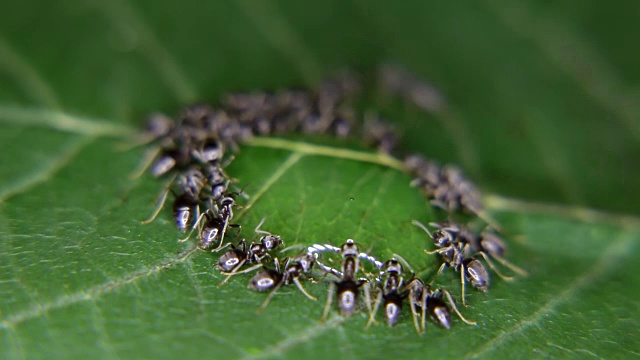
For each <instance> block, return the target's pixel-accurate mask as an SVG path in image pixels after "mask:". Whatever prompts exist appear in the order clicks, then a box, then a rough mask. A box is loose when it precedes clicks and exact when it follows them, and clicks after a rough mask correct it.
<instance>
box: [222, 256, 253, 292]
mask: <svg viewBox="0 0 640 360" xmlns="http://www.w3.org/2000/svg"><path fill="white" fill-rule="evenodd" d="M245 262H247V261H246V260H242V261H240V262H239V263H238V265H236V266H235V267H234V268H233V270H231V271H230V272H229V273H226V274H225V275H227V277H226V278H225V279H224V280H222V282H221V283H220V284H218V287H221V286H222V285H224V284H226V283H227V281H229V279H231V277H232V276H233V275H235V273H236V271H237V270H238V269H240V268H241V267H242V265H244V263H245Z"/></svg>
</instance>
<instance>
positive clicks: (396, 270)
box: [366, 258, 408, 327]
mask: <svg viewBox="0 0 640 360" xmlns="http://www.w3.org/2000/svg"><path fill="white" fill-rule="evenodd" d="M381 270H382V272H381V276H382V275H384V276H385V280H384V283H383V284H381V287H380V291H379V292H378V296H377V299H376V302H375V305H374V307H373V311H372V312H371V316H370V317H369V321H368V322H367V325H366V327H369V326H370V325H371V323H373V322H374V321H375V314H376V312H377V311H378V307H379V306H380V302H381V301H383V300H384V304H383V308H384V318H385V320H386V321H387V324H388V325H389V326H393V325H395V324H396V323H397V322H398V318H399V317H400V313H401V312H402V303H403V302H404V299H405V298H406V297H407V295H408V293H407V292H403V291H402V285H403V282H404V279H403V277H402V272H403V270H402V265H401V264H400V263H399V262H398V260H396V259H395V258H393V259H390V260H387V262H385V263H384V265H383V266H382V269H381Z"/></svg>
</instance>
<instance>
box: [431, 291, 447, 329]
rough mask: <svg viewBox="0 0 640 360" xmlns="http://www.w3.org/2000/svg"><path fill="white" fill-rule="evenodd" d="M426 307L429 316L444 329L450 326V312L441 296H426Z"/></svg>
mask: <svg viewBox="0 0 640 360" xmlns="http://www.w3.org/2000/svg"><path fill="white" fill-rule="evenodd" d="M427 309H428V310H429V315H430V316H431V318H432V319H433V320H434V321H435V322H436V323H437V324H438V325H440V326H442V327H444V328H445V329H447V330H448V329H450V328H451V313H450V312H449V307H447V304H446V303H445V302H444V300H442V299H441V298H439V297H437V296H430V297H428V298H427Z"/></svg>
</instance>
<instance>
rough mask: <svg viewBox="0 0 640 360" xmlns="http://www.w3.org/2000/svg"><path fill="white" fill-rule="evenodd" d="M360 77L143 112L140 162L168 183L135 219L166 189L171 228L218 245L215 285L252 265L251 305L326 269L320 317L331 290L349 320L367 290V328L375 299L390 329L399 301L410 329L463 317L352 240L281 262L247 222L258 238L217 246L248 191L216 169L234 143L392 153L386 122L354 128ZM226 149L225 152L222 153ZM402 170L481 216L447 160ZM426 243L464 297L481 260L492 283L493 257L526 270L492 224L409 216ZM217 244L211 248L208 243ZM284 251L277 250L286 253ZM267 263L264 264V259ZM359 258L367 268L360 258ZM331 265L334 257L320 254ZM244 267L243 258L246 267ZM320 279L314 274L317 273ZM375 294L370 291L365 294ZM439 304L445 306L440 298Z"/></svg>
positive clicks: (275, 241)
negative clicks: (268, 139)
mask: <svg viewBox="0 0 640 360" xmlns="http://www.w3.org/2000/svg"><path fill="white" fill-rule="evenodd" d="M381 69H382V70H381V76H380V78H381V79H382V83H383V85H384V86H385V89H386V90H387V91H388V92H390V93H391V94H394V95H398V96H401V97H403V98H405V99H406V100H408V101H411V102H413V103H414V104H416V105H418V106H420V107H422V108H423V109H425V110H431V111H435V110H437V109H438V108H440V107H442V106H443V105H442V104H443V98H442V97H441V96H439V95H438V94H437V93H436V92H434V91H435V90H434V88H433V87H430V86H427V85H425V84H424V83H422V82H419V81H417V80H415V79H413V78H412V77H410V76H409V75H408V73H406V72H404V71H403V70H402V69H400V68H394V67H389V66H385V67H383V68H381ZM359 89H360V85H359V83H358V81H357V80H356V79H355V78H354V77H352V76H348V75H343V76H340V77H338V78H335V79H331V80H327V81H325V82H323V83H322V84H321V85H320V86H319V87H318V88H317V89H315V90H304V89H289V90H285V91H280V92H276V93H268V92H252V93H235V94H231V95H228V96H226V97H225V98H224V99H223V100H222V101H221V104H220V106H218V107H212V106H209V105H202V104H199V105H193V106H190V107H188V108H186V109H185V110H184V111H183V112H182V114H180V115H179V116H178V117H177V119H176V120H175V121H174V120H173V119H171V118H169V117H167V116H165V115H162V114H155V115H152V116H151V117H150V119H149V121H148V124H147V128H146V130H145V131H144V133H143V134H142V135H140V139H139V141H141V142H142V143H149V142H152V143H154V144H155V146H154V147H153V148H152V149H151V150H150V151H148V152H147V154H146V155H145V158H144V161H143V162H142V167H141V169H140V170H139V171H138V172H137V174H136V176H137V175H139V174H142V173H143V172H144V171H145V170H146V169H147V168H150V169H151V173H152V174H153V175H154V176H155V177H164V178H168V181H167V185H166V186H165V187H164V190H163V191H162V192H161V194H160V196H159V198H158V201H157V207H156V209H155V211H154V212H153V214H152V216H151V217H150V218H148V219H147V220H145V221H143V223H148V222H151V221H153V220H154V219H155V218H156V217H157V216H158V214H159V213H160V211H161V209H162V207H163V206H164V204H165V202H166V200H167V198H168V195H169V193H172V194H173V196H174V200H173V217H174V220H175V223H176V225H177V227H178V229H179V230H180V231H181V232H183V233H186V232H188V235H187V236H186V237H185V238H183V239H180V241H186V240H188V239H189V238H190V237H191V235H192V234H193V232H194V231H196V230H197V233H198V237H199V239H198V247H199V248H200V249H202V250H207V251H212V252H220V251H221V250H223V249H226V248H229V249H227V250H226V252H224V253H223V254H222V256H220V258H219V259H218V263H217V268H218V269H219V270H220V271H221V272H222V274H224V275H226V278H225V279H224V280H223V281H222V283H221V284H220V285H222V284H224V283H226V282H227V281H228V280H229V279H230V278H231V277H232V276H233V275H237V274H243V273H249V272H253V271H258V270H259V271H258V272H257V273H256V274H255V276H253V278H252V279H251V281H250V283H249V288H250V289H253V290H255V291H260V292H267V291H269V295H268V296H267V298H266V300H265V301H264V303H263V304H262V305H261V306H260V307H259V309H258V310H259V311H262V310H264V309H265V308H266V307H267V305H268V304H269V302H270V300H271V299H272V297H273V296H274V294H275V293H276V292H277V291H278V290H279V289H280V288H281V287H282V286H283V285H290V284H295V285H296V287H297V288H298V289H299V290H300V292H302V293H303V294H304V295H305V296H306V297H307V298H309V299H312V300H316V298H315V297H314V296H313V295H311V294H310V293H309V292H307V291H306V290H305V288H304V286H303V285H302V280H303V279H311V280H313V276H312V270H313V268H314V267H315V268H318V269H319V270H320V272H321V273H323V274H324V275H323V277H324V276H330V277H332V278H335V279H334V280H333V281H331V282H330V283H329V294H328V296H327V303H326V306H325V309H324V312H323V319H324V318H326V317H327V316H328V314H329V311H330V309H331V304H332V302H333V298H334V296H336V297H337V304H338V307H339V309H340V313H341V314H342V315H343V316H351V315H353V314H354V313H355V312H356V311H357V309H358V307H359V303H360V301H359V299H360V292H361V291H362V292H364V297H365V300H364V305H365V306H366V308H367V309H368V311H369V321H368V323H367V326H370V325H371V324H372V323H373V322H375V315H376V313H377V311H378V309H379V307H380V306H381V305H382V308H383V309H384V318H385V321H386V322H387V324H389V325H390V326H391V325H394V324H395V323H396V322H397V321H398V319H399V317H400V314H401V310H402V306H403V303H405V302H408V304H409V306H410V309H411V314H412V315H413V321H414V326H415V328H416V331H417V332H419V333H421V332H423V331H424V329H425V318H426V317H427V315H429V316H430V317H431V318H433V319H434V321H435V322H436V323H437V324H439V325H441V326H443V327H445V328H447V329H448V328H450V325H451V319H450V317H451V316H450V314H451V310H450V308H451V309H453V311H455V313H456V314H457V315H458V317H459V318H460V319H462V320H463V321H464V322H466V323H468V324H475V322H473V321H470V320H467V319H465V318H464V317H463V316H462V314H461V313H460V312H459V310H458V308H457V307H456V306H455V303H454V301H453V299H452V296H451V294H450V293H449V292H448V291H446V290H444V289H433V288H432V287H431V285H430V284H425V283H424V282H423V281H422V280H421V279H420V278H419V277H417V276H416V274H415V272H414V271H413V270H412V269H411V266H410V265H409V264H408V263H407V262H406V261H405V260H404V259H403V258H402V257H401V256H400V255H397V254H395V255H394V257H393V258H391V259H389V260H387V261H385V262H381V261H379V260H378V259H376V258H375V257H373V256H371V255H369V254H367V253H365V252H360V250H359V247H358V245H357V244H356V243H355V241H354V240H352V239H348V240H347V241H346V242H345V243H344V244H342V245H341V246H340V247H336V246H333V245H330V244H313V245H311V246H308V247H306V248H304V246H303V248H304V250H303V251H302V252H301V253H299V254H297V255H294V256H289V257H286V258H284V260H283V265H282V266H281V264H280V261H279V260H278V257H277V256H275V255H274V254H273V253H274V251H276V250H277V249H278V248H280V247H281V246H282V245H283V244H284V243H283V241H282V239H281V237H280V236H278V235H273V234H271V233H269V232H267V231H264V230H261V229H260V227H261V226H262V224H263V222H264V219H263V221H261V222H260V224H259V225H258V226H257V227H256V229H255V232H256V234H258V235H259V239H257V240H256V241H253V242H251V243H250V244H247V242H246V240H244V239H243V240H241V241H240V242H239V243H237V244H232V243H226V244H225V242H224V239H225V234H226V232H227V230H228V229H229V228H239V227H240V225H239V224H235V223H233V222H232V221H233V215H234V208H235V207H237V206H238V204H237V202H236V199H237V197H238V196H241V197H244V198H247V195H246V194H245V193H244V192H243V191H242V190H240V189H238V188H237V187H236V186H235V183H236V182H237V180H235V179H233V178H231V177H229V176H228V175H227V174H226V173H225V171H224V168H225V167H226V166H227V165H228V164H229V163H230V162H231V161H232V160H233V153H235V152H236V150H237V149H238V148H239V145H241V144H242V143H243V142H245V141H247V140H249V139H251V138H252V137H254V136H269V135H273V134H275V135H285V134H307V135H308V134H315V135H320V134H330V135H332V136H337V137H339V138H347V137H351V136H354V137H357V138H360V139H364V141H365V142H366V143H367V144H369V145H371V146H373V147H375V148H377V149H378V150H379V151H381V152H384V153H387V154H392V153H394V152H395V151H396V145H397V144H398V136H397V134H396V133H395V132H394V131H393V128H392V127H391V126H390V125H388V124H386V123H385V122H383V121H382V120H380V118H378V117H377V116H373V115H367V116H366V117H365V121H364V123H363V124H362V125H361V126H358V123H357V121H356V116H355V111H354V109H353V108H352V107H351V106H350V102H351V100H352V99H353V97H354V96H355V95H356V94H357V93H358V91H359ZM227 150H229V151H227ZM404 164H405V169H406V171H407V172H408V173H409V174H411V175H412V176H413V177H414V180H413V181H412V182H411V184H412V185H414V186H418V187H419V188H420V189H421V190H422V191H423V193H424V194H425V195H426V196H427V198H428V199H429V201H430V203H431V204H432V205H434V206H437V207H439V208H442V209H444V210H446V211H448V212H449V214H452V213H455V212H467V213H470V214H473V215H478V216H482V214H484V210H483V207H482V202H481V196H480V193H479V192H478V190H477V188H476V187H475V186H474V185H473V183H471V182H470V181H469V180H468V179H466V178H465V177H464V175H463V174H462V172H461V171H460V169H458V168H457V167H454V166H440V165H438V164H437V163H435V162H433V161H430V160H426V159H425V158H423V157H421V156H420V155H416V154H412V155H409V156H406V157H405V158H404ZM413 223H414V225H416V226H418V227H420V228H421V229H423V230H424V231H425V232H426V234H427V235H428V237H429V239H430V240H431V241H432V243H433V244H434V246H435V250H433V251H427V250H425V252H426V253H428V254H437V255H438V256H439V257H440V258H441V261H442V263H441V266H440V268H439V270H438V273H437V274H440V273H441V272H442V271H443V270H444V269H445V268H447V267H452V268H453V269H454V270H456V271H458V272H459V273H460V283H461V298H462V303H463V304H464V305H465V306H466V301H465V284H466V283H467V282H469V283H470V284H471V285H472V286H473V287H474V288H476V289H478V290H480V291H483V292H484V291H486V290H487V288H488V286H489V274H488V272H487V270H486V268H485V266H484V265H483V263H482V262H481V261H480V258H482V259H484V260H485V262H486V263H487V264H488V265H489V267H490V268H491V269H493V270H494V271H495V272H496V273H497V274H498V275H499V276H500V277H501V278H503V279H507V280H509V279H511V277H507V276H505V275H503V274H502V273H501V272H499V271H498V270H497V269H496V267H495V266H494V264H493V262H492V260H491V259H495V260H496V261H498V262H500V263H501V264H503V265H504V266H506V267H508V268H510V269H511V270H512V271H514V272H516V273H518V274H521V275H525V274H526V273H525V271H524V270H522V269H520V268H519V267H517V266H515V265H513V264H511V263H510V262H508V261H507V260H506V259H505V258H504V255H505V252H506V246H505V244H504V242H503V241H502V240H501V239H500V237H499V236H498V235H497V233H496V231H494V230H493V229H491V228H489V227H488V228H487V229H485V230H484V231H482V232H481V233H479V234H476V233H475V232H474V231H472V230H471V229H470V228H468V227H465V226H463V225H461V224H457V223H454V222H452V221H447V222H443V223H439V224H437V223H432V224H430V225H431V226H432V227H433V231H430V230H429V229H428V228H427V227H426V226H424V225H423V224H421V223H420V222H418V221H415V220H414V222H413ZM216 245H217V246H216ZM299 246H300V245H298V246H295V245H294V246H291V247H289V248H285V249H283V250H280V252H286V251H291V250H293V249H295V248H299ZM332 253H333V254H339V255H340V256H341V267H340V268H339V269H336V268H333V267H331V266H328V265H326V264H327V263H328V262H327V261H325V259H324V258H323V257H330V256H331V255H330V254H332ZM267 260H270V261H271V263H272V264H273V266H268V265H267ZM361 260H362V261H363V262H365V263H366V264H367V265H364V264H363V263H361ZM329 261H332V259H329ZM245 265H251V266H249V267H248V268H245V269H243V267H244V266H245ZM314 281H317V280H314ZM372 295H373V298H372ZM445 300H446V301H445Z"/></svg>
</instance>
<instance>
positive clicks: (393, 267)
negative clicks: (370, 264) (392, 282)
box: [382, 259, 402, 274]
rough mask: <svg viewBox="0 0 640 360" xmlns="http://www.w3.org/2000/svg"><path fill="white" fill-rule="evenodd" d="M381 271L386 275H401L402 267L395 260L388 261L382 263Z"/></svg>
mask: <svg viewBox="0 0 640 360" xmlns="http://www.w3.org/2000/svg"><path fill="white" fill-rule="evenodd" d="M382 270H383V271H386V272H388V273H396V274H402V265H401V264H400V262H398V260H396V259H389V260H387V262H385V263H384V266H383V267H382Z"/></svg>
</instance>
